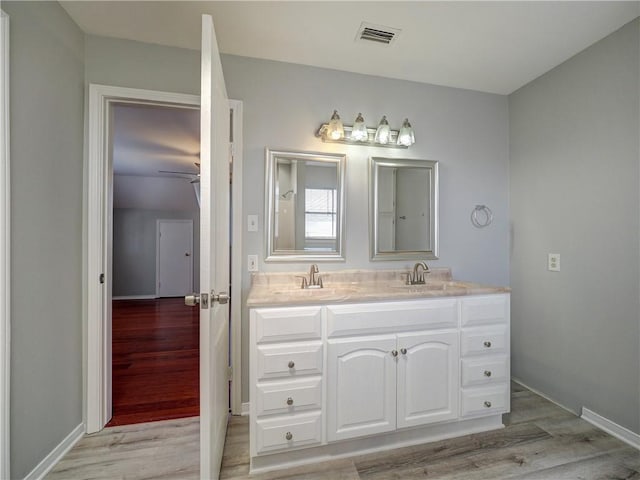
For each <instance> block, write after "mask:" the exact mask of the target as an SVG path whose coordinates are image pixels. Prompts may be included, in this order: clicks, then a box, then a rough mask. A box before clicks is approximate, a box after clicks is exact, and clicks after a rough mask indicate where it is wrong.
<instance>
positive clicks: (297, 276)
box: [296, 275, 309, 288]
mask: <svg viewBox="0 0 640 480" xmlns="http://www.w3.org/2000/svg"><path fill="white" fill-rule="evenodd" d="M296 278H301V279H302V284H301V285H300V288H309V283H308V282H307V277H303V276H302V275H296Z"/></svg>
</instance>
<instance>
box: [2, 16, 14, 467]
mask: <svg viewBox="0 0 640 480" xmlns="http://www.w3.org/2000/svg"><path fill="white" fill-rule="evenodd" d="M0 39H1V41H0V43H1V44H2V48H0V108H1V111H0V191H4V194H3V195H0V478H10V471H11V470H10V468H9V461H10V456H9V453H10V448H9V441H10V436H9V426H10V417H9V400H10V396H9V387H10V383H9V381H10V377H11V369H10V361H11V355H10V354H11V321H10V319H11V318H10V315H11V308H10V302H11V291H10V288H11V250H10V243H11V232H10V227H11V209H10V207H11V204H10V202H11V195H10V175H9V154H10V150H9V122H10V118H9V99H10V98H9V15H7V14H6V13H5V12H3V11H2V10H0Z"/></svg>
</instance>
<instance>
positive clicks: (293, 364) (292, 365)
mask: <svg viewBox="0 0 640 480" xmlns="http://www.w3.org/2000/svg"><path fill="white" fill-rule="evenodd" d="M295 366H296V364H295V363H294V362H293V360H289V368H293V367H295Z"/></svg>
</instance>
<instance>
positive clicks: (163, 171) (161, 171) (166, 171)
mask: <svg viewBox="0 0 640 480" xmlns="http://www.w3.org/2000/svg"><path fill="white" fill-rule="evenodd" d="M158 173H179V174H181V175H199V174H198V173H192V172H174V171H171V170H158Z"/></svg>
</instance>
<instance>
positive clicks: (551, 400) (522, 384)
mask: <svg viewBox="0 0 640 480" xmlns="http://www.w3.org/2000/svg"><path fill="white" fill-rule="evenodd" d="M511 381H513V382H515V383H517V384H518V385H520V386H522V387H524V388H526V389H527V390H531V391H532V392H533V393H535V394H536V395H539V396H541V397H542V398H544V399H545V400H548V401H550V402H551V403H553V404H554V405H556V406H558V407H560V408H562V409H563V410H566V411H567V412H569V413H573V414H574V415H579V413H578V412H576V411H575V410H573V409H571V408H569V407H567V406H565V405H562V404H561V403H560V402H558V401H557V400H555V399H553V398H551V397H549V396H548V395H547V394H546V393H542V392H541V391H540V390H537V389H535V388H533V387H530V386H529V385H527V384H526V383H524V382H523V381H522V380H520V379H519V378H515V377H511Z"/></svg>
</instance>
